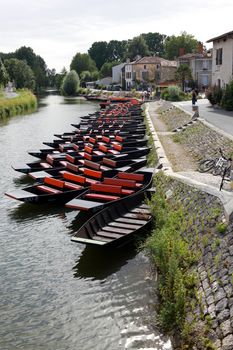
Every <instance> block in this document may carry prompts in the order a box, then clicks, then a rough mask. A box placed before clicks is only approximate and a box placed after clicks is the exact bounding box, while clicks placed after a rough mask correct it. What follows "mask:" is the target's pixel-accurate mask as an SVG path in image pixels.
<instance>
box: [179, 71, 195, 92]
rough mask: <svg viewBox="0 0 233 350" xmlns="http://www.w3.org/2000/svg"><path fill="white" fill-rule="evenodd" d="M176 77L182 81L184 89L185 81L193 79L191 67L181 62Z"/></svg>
mask: <svg viewBox="0 0 233 350" xmlns="http://www.w3.org/2000/svg"><path fill="white" fill-rule="evenodd" d="M175 77H176V79H177V80H178V81H180V83H181V86H182V90H183V91H184V88H185V81H191V80H192V79H193V78H192V72H191V69H190V67H189V66H188V65H187V64H181V65H180V66H179V67H178V68H177V71H176V74H175Z"/></svg>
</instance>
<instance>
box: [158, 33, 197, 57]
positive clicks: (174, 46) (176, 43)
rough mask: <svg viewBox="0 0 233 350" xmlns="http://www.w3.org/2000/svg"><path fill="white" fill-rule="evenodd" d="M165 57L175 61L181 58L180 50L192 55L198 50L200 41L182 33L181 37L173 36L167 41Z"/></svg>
mask: <svg viewBox="0 0 233 350" xmlns="http://www.w3.org/2000/svg"><path fill="white" fill-rule="evenodd" d="M164 47H165V57H166V58H167V59H169V60H174V59H175V58H176V57H178V56H179V50H180V49H184V52H185V53H191V52H193V51H194V50H197V47H198V41H197V40H196V39H195V38H194V36H193V35H191V34H187V33H186V32H182V33H181V35H179V36H175V35H172V36H170V37H167V38H166V40H165V44H164Z"/></svg>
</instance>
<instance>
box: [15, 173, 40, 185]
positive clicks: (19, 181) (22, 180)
mask: <svg viewBox="0 0 233 350" xmlns="http://www.w3.org/2000/svg"><path fill="white" fill-rule="evenodd" d="M13 182H14V184H15V185H16V186H17V187H18V186H19V187H20V186H21V185H25V184H26V185H28V186H29V185H31V184H33V183H35V180H34V179H33V178H32V177H30V176H28V175H21V176H19V177H15V178H14V179H13Z"/></svg>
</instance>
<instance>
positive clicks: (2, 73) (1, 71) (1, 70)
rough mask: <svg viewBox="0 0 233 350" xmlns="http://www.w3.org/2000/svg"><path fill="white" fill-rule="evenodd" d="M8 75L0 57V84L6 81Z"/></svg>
mask: <svg viewBox="0 0 233 350" xmlns="http://www.w3.org/2000/svg"><path fill="white" fill-rule="evenodd" d="M8 79H9V77H8V73H7V70H6V68H5V66H4V64H3V62H2V60H1V58H0V85H1V84H3V85H5V84H6V83H7V81H8Z"/></svg>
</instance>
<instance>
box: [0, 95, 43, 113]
mask: <svg viewBox="0 0 233 350" xmlns="http://www.w3.org/2000/svg"><path fill="white" fill-rule="evenodd" d="M36 108H37V99H36V97H35V95H33V94H32V93H31V92H30V91H29V90H27V89H22V90H17V96H16V97H14V98H4V97H0V119H4V118H7V117H11V116H13V115H18V114H24V113H29V112H33V111H34V110H35V109H36Z"/></svg>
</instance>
